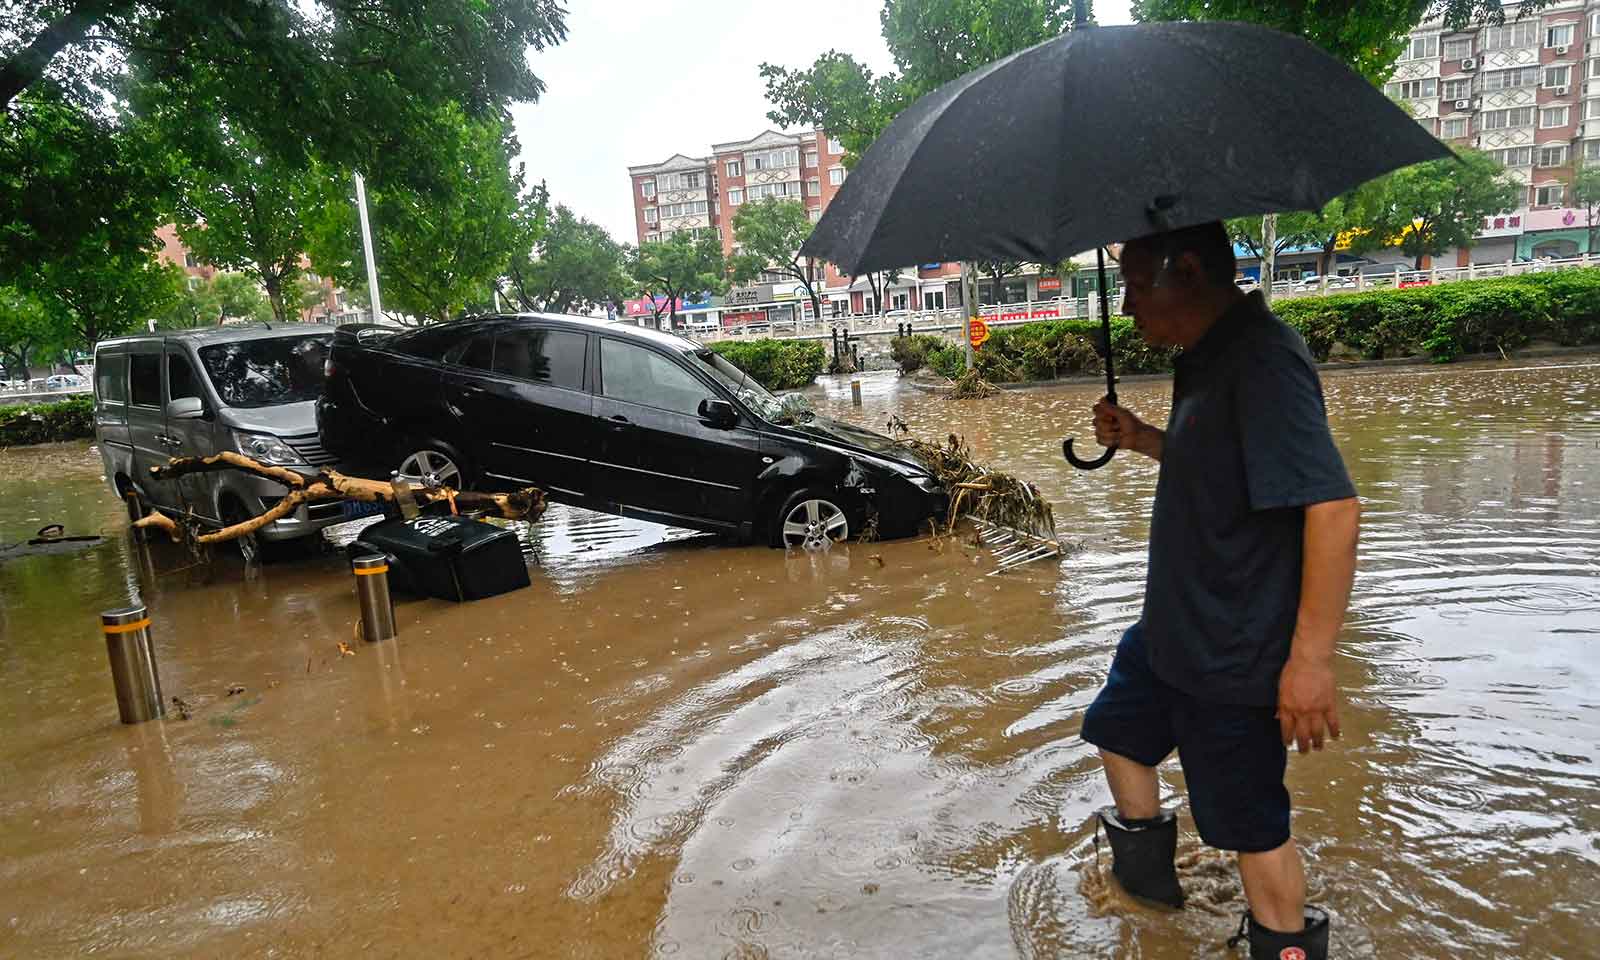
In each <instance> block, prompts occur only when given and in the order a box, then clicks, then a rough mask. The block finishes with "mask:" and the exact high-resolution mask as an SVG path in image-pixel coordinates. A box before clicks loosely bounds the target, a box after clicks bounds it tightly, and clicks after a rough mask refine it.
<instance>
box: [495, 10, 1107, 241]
mask: <svg viewBox="0 0 1600 960" xmlns="http://www.w3.org/2000/svg"><path fill="white" fill-rule="evenodd" d="M568 6H569V7H570V8H571V13H570V14H569V15H568V17H567V27H568V34H567V41H566V42H565V43H563V44H561V45H560V46H559V47H555V48H554V49H551V50H546V51H545V52H543V53H539V54H535V55H534V56H533V66H534V70H535V71H536V72H537V73H538V75H539V76H540V77H541V78H542V79H543V80H544V81H545V84H546V90H545V94H544V96H543V97H542V98H540V100H539V102H538V103H535V104H519V105H518V106H516V107H513V108H512V111H511V112H512V116H513V117H514V118H515V120H516V127H517V137H518V139H520V140H521V142H522V159H523V161H524V162H525V163H526V164H527V165H528V177H529V179H530V180H532V181H534V182H537V181H539V180H544V181H545V182H546V183H547V184H548V185H549V187H550V196H551V201H552V203H553V204H554V203H564V204H566V205H567V206H569V207H571V208H572V209H573V210H574V211H575V212H576V213H577V214H578V215H579V216H584V217H588V218H589V219H590V220H593V221H595V222H596V223H599V224H600V225H601V226H603V227H605V228H606V229H607V230H609V231H610V232H611V235H612V236H613V237H616V238H617V239H618V240H622V241H625V242H627V243H634V242H635V241H636V240H637V239H638V238H637V236H636V235H635V234H634V226H633V206H632V200H631V197H630V195H629V188H628V170H627V168H628V167H630V166H638V165H640V164H646V163H659V162H661V161H662V160H665V159H666V158H668V157H670V156H672V155H673V154H674V153H683V154H687V155H689V156H703V155H705V153H706V152H707V151H708V149H709V148H710V146H711V144H713V143H722V142H726V141H729V140H743V139H746V138H749V137H752V136H755V135H756V134H758V133H760V132H761V131H763V130H765V129H767V128H768V127H771V126H773V124H772V122H771V121H770V120H768V119H767V116H766V114H767V111H768V110H770V109H772V106H771V104H769V103H767V99H766V85H765V83H763V82H762V79H761V76H760V74H759V73H758V72H757V70H758V69H759V67H760V65H761V64H762V63H763V62H768V63H776V64H781V65H784V66H789V67H803V66H810V64H811V62H812V61H813V60H815V59H816V57H817V55H818V54H821V53H823V52H825V51H827V50H830V49H835V50H839V51H841V52H844V53H849V54H853V55H854V56H855V57H856V59H858V60H861V61H863V62H865V63H866V64H867V65H868V66H869V67H870V68H871V69H872V70H873V71H874V72H882V71H885V70H888V69H889V68H890V67H891V66H892V64H891V62H890V60H889V51H888V49H887V48H886V47H885V46H884V43H883V37H882V36H881V35H880V34H879V32H878V8H879V4H878V3H877V2H875V0H808V2H807V3H804V4H801V5H799V6H789V7H770V6H762V5H760V4H754V3H751V2H750V0H698V2H696V3H692V4H676V3H662V2H660V0H651V2H641V0H600V2H593V0H589V2H585V0H574V2H571V3H569V4H568ZM1095 8H1096V12H1097V13H1098V15H1099V16H1098V19H1099V21H1100V22H1101V23H1105V24H1111V23H1127V22H1129V18H1128V0H1097V2H1096V3H1095Z"/></svg>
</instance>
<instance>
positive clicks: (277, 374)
mask: <svg viewBox="0 0 1600 960" xmlns="http://www.w3.org/2000/svg"><path fill="white" fill-rule="evenodd" d="M333 330H334V328H333V327H331V326H322V325H317V324H305V323H294V324H287V325H279V326H276V327H271V328H268V327H266V326H254V325H252V326H227V327H207V328H204V329H198V330H174V331H163V332H160V333H150V334H137V335H134V336H129V337H122V338H119V339H115V340H102V341H101V342H100V343H99V344H97V345H96V346H95V364H94V398H95V411H94V424H95V439H96V441H98V445H99V447H100V457H101V459H102V460H103V461H104V463H105V470H106V480H107V481H108V482H109V483H110V484H111V486H112V488H113V490H114V491H115V492H116V494H117V496H118V497H119V498H121V497H125V496H126V495H127V492H128V491H129V490H136V491H138V492H139V494H140V496H142V497H143V498H144V500H145V501H146V502H147V503H150V504H154V505H156V506H159V507H161V508H162V510H163V512H168V511H170V512H172V513H174V514H183V515H189V516H193V517H196V518H198V519H199V520H200V521H201V522H202V523H204V524H206V525H211V526H223V525H227V524H233V523H238V522H240V521H242V520H248V519H250V518H251V517H255V516H258V515H260V514H261V513H263V512H265V511H266V510H267V509H269V508H270V507H272V506H273V505H274V504H276V503H277V502H278V501H279V500H280V499H282V498H283V496H284V494H285V493H287V492H288V491H287V490H286V489H285V488H284V487H282V486H281V485H279V484H276V483H273V482H271V481H270V480H263V479H261V478H259V477H253V476H249V475H247V474H244V473H241V472H239V471H237V470H222V471H218V472H215V473H204V474H195V475H192V476H187V477H182V478H180V479H178V480H157V479H155V478H154V477H153V476H151V475H150V468H151V467H153V466H157V465H159V464H164V463H166V462H167V461H168V460H169V459H170V458H172V457H191V456H192V457H205V456H210V455H212V454H214V453H220V452H222V451H225V450H231V451H234V452H237V453H242V454H244V455H245V456H247V457H250V458H252V459H254V460H256V461H258V462H260V463H264V464H270V465H273V466H284V467H289V468H290V469H292V470H296V471H298V472H301V473H305V474H308V475H310V474H315V473H316V471H317V470H318V469H319V468H322V467H325V466H330V465H332V464H333V463H334V459H335V458H333V457H330V456H328V455H327V454H325V453H324V452H323V450H322V443H321V441H320V440H319V439H318V438H317V417H316V400H317V398H318V397H319V396H321V395H322V381H323V376H324V373H323V364H324V362H325V360H326V359H327V356H328V346H329V344H330V343H331V342H332V340H333ZM341 519H344V517H343V507H342V505H341V504H340V503H337V502H335V503H328V504H309V505H303V506H301V507H300V508H299V509H297V510H296V511H295V512H294V513H292V514H290V515H288V516H286V517H284V518H282V519H280V520H277V521H274V522H273V523H271V524H269V525H267V526H266V527H263V528H262V529H261V530H260V531H258V532H257V533H256V534H255V535H253V536H252V537H251V538H248V539H246V540H243V541H241V542H240V545H239V546H240V550H241V551H242V552H243V553H244V554H245V555H246V556H247V557H253V556H254V555H255V554H256V552H257V550H258V547H259V543H258V542H257V541H258V540H259V541H268V542H275V541H283V540H291V539H294V538H296V537H305V536H310V535H312V534H315V533H316V532H317V531H319V530H321V529H322V528H323V527H325V526H328V525H329V524H333V523H338V522H339V521H340V520H341Z"/></svg>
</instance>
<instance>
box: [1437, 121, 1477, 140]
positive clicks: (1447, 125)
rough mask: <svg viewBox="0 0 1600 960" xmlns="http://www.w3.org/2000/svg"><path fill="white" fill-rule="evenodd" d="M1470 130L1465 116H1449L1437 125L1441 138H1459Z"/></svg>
mask: <svg viewBox="0 0 1600 960" xmlns="http://www.w3.org/2000/svg"><path fill="white" fill-rule="evenodd" d="M1470 132H1471V131H1470V123H1469V121H1468V120H1467V118H1466V117H1450V118H1449V119H1447V120H1445V121H1444V122H1443V123H1441V124H1440V125H1439V139H1441V140H1460V139H1461V138H1462V137H1465V136H1467V134H1468V133H1470Z"/></svg>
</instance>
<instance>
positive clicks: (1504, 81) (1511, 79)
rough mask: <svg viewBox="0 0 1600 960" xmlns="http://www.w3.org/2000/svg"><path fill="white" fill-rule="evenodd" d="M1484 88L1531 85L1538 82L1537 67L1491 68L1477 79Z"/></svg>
mask: <svg viewBox="0 0 1600 960" xmlns="http://www.w3.org/2000/svg"><path fill="white" fill-rule="evenodd" d="M1479 82H1480V83H1482V84H1483V89H1484V90H1486V91H1487V90H1510V89H1512V88H1513V87H1531V86H1533V85H1534V84H1536V83H1538V82H1539V68H1538V67H1518V68H1517V69H1515V70H1493V71H1490V72H1489V73H1486V74H1484V75H1483V79H1482V80H1481V81H1479Z"/></svg>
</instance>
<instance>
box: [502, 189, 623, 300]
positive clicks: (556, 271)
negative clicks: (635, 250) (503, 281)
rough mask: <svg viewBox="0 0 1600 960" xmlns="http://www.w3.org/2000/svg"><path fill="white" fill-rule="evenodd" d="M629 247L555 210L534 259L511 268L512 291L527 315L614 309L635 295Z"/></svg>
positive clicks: (516, 262)
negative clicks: (629, 261) (529, 313)
mask: <svg viewBox="0 0 1600 960" xmlns="http://www.w3.org/2000/svg"><path fill="white" fill-rule="evenodd" d="M627 259H628V247H627V246H626V245H624V244H620V243H618V242H617V241H615V240H613V239H611V235H610V234H609V233H607V232H606V231H605V228H604V227H601V226H600V225H598V224H595V223H591V222H589V221H588V220H586V219H584V218H582V217H579V216H578V215H576V214H574V213H573V212H572V210H571V209H569V208H568V207H566V206H564V205H557V206H556V209H555V215H554V216H553V217H551V219H550V225H549V229H548V230H546V231H545V233H544V235H543V236H542V237H541V238H540V239H539V241H538V242H537V243H535V244H534V246H533V249H532V251H531V253H530V254H529V255H528V256H527V257H526V258H523V257H519V258H517V259H516V260H514V261H513V262H512V264H511V269H510V273H509V277H510V281H511V287H512V290H513V292H515V294H516V297H517V300H518V301H519V302H520V303H521V304H522V308H523V309H524V310H547V311H549V312H551V313H572V312H574V311H578V310H589V309H592V308H594V307H599V306H604V305H606V304H611V305H614V306H617V307H619V308H620V307H621V305H622V301H623V300H625V299H626V298H627V297H628V296H629V295H630V294H631V293H632V291H633V288H634V280H633V278H632V277H631V276H629V275H628V270H627Z"/></svg>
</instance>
